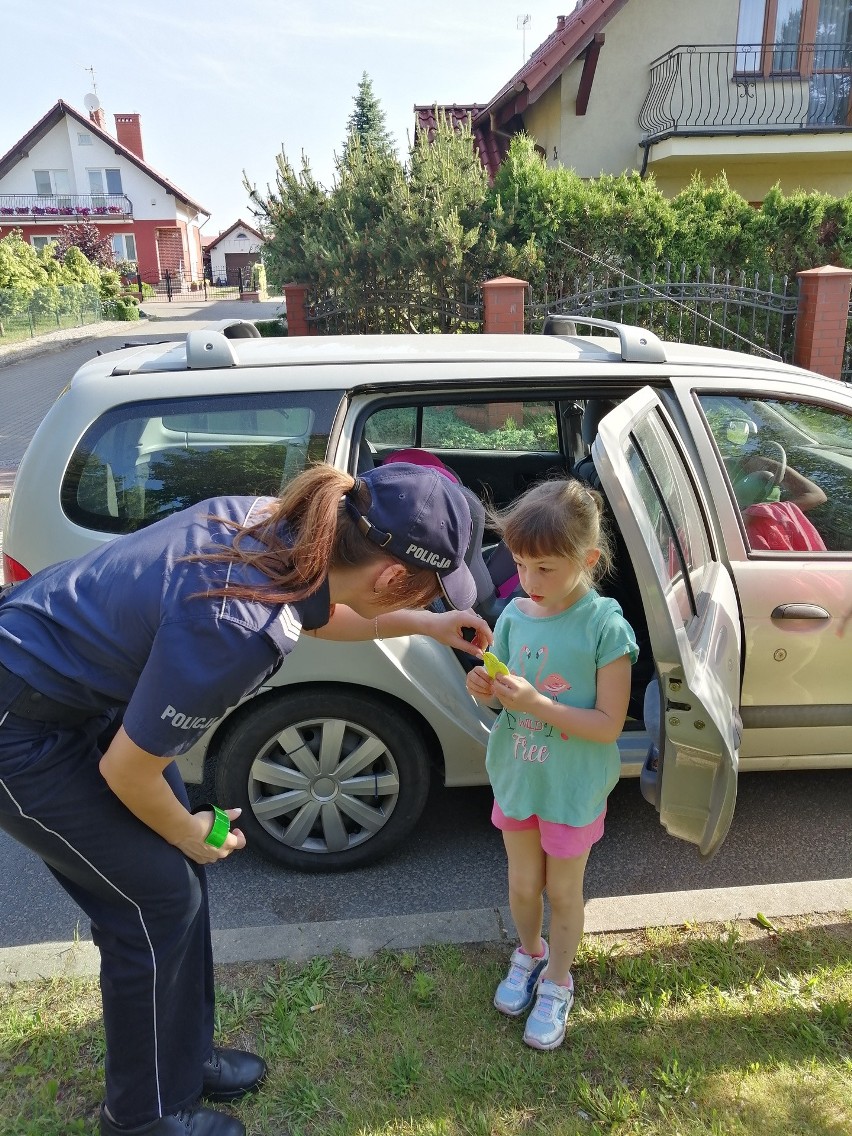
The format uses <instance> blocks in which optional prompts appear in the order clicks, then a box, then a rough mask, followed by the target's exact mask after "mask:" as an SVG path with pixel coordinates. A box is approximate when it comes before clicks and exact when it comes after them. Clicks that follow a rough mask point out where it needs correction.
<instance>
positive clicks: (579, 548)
mask: <svg viewBox="0 0 852 1136" xmlns="http://www.w3.org/2000/svg"><path fill="white" fill-rule="evenodd" d="M603 504H604V502H603V497H602V496H601V494H600V493H598V492H597V490H595V489H590V488H588V486H586V485H584V483H583V482H582V481H578V480H576V479H575V478H559V479H555V480H551V481H543V482H541V483H540V484H539V485H534V486H533V487H532V488H531V489H527V490H526V492H525V493H523V494H522V495H521V496H520V497H518V498H517V500H515V501H513V502H512V504H511V505H509V506H507V507H506V508H505V509H499V510H489V511H488V523H489V525H490V527H491V528H493V529H495V530H496V531H497V532H498V533H499V534H500V536H501V537H502V538H503V542H504V543H505V545H506V547H507V548H508V549H509V551H510V552H511V553H513V554H514V555H515V556H523V557H528V558H530V559H536V558H540V557H546V556H564V557H566V558H567V559H568V560H570V561H571V562H572V563H573V564H575V565H576V566H577V567H578V568H579V569H580V570H581V571H582V573H583V575H584V577H585V580H586V583H587V584H588V585H589V587H594V586H595V584H596V583H597V581H598V580H599V579H600V578H601V577H602V576H604V575H606V573H607V572H608V571H609V570H610V568H611V567H612V545H611V543H610V539H609V534H608V533H607V531H606V527H605V525H604V520H603ZM593 549H599V550H600V558H599V559H598V562H597V564H595V565H593V566H592V567H591V568H588V567H587V566H586V557H587V556H588V554H589V553H590V552H591V551H593Z"/></svg>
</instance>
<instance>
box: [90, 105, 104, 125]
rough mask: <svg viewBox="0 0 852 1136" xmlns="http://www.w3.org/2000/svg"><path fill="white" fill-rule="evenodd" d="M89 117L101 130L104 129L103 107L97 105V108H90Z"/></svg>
mask: <svg viewBox="0 0 852 1136" xmlns="http://www.w3.org/2000/svg"><path fill="white" fill-rule="evenodd" d="M89 118H90V119H91V120H92V122H93V123H94V124H95V126H99V127H100V128H101V130H106V115H105V114H104V112H103V107H98V109H97V110H90V111H89Z"/></svg>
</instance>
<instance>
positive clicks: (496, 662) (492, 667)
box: [482, 651, 509, 678]
mask: <svg viewBox="0 0 852 1136" xmlns="http://www.w3.org/2000/svg"><path fill="white" fill-rule="evenodd" d="M482 665H483V666H484V667H485V670H486V671H487V672H488V677H489V678H496V677H497V675H507V674H508V673H509V668H508V667H507V666H506V664H505V663H504V662H502V661H501V660H500V659H498V658H497V656H496V655H494V654H492V653H491V651H483V652H482Z"/></svg>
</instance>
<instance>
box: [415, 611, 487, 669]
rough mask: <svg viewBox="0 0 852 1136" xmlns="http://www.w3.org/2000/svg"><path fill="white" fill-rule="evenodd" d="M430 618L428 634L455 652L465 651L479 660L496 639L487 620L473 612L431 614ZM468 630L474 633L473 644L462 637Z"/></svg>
mask: <svg viewBox="0 0 852 1136" xmlns="http://www.w3.org/2000/svg"><path fill="white" fill-rule="evenodd" d="M429 617H430V618H429V625H428V630H427V634H429V635H431V636H432V638H433V639H437V640H438V642H439V643H443V644H444V645H445V646H447V647H452V649H453V650H454V651H464V652H465V653H466V654H468V655H473V656H474V658H477V659H481V658H482V652H483V651H484V650H485V648H486V647H487V646H488V645H489V644H490V643H491V641H492V639H493V638H494V636H493V635H492V634H491V628H490V627H489V626H488V624H487V623H486V622H485V620H484V619H482V617H481V616H478V615H476V614H475V613H474V612H472V611H442V612H437V613H436V612H430V613H429ZM468 628H471V629H472V630H473V631H474V636H473V641H472V642H468V641H467V639H465V638H464V636H463V635H462V632H463V631H465V630H467V629H468Z"/></svg>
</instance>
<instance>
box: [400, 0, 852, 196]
mask: <svg viewBox="0 0 852 1136" xmlns="http://www.w3.org/2000/svg"><path fill="white" fill-rule="evenodd" d="M414 110H415V115H416V126H417V127H418V128H419V129H420V130H425V131H426V132H427V135H428V133H429V132H430V131H432V130H434V126H435V115H436V112H438V111H442V112H443V113H445V114H447V115H449V116H450V119H451V120H452V121H453V122H455V123H460V122H470V125H471V129H472V133H473V139H474V145H475V146H476V150H477V153H478V154H479V156H480V158H481V160H482V162H483V165H484V166H485V168H486V169H487V170H488V172H489V174H490V175H491V176H492V177H493V176H494V174H495V173H496V171H497V169H498V168H499V166H500V163H501V162H502V160H503V158H504V157H505V155H506V152H507V150H508V146H509V142H510V141H511V139H512V137H513V136H514V135H515V134H517V133H519V132H520V131H525V132H526V133H527V134H529V135H531V136H532V137H533V138H534V139H535V142H536V145H537V148H538V150H539V152H540V153H541V154H542V156H543V157H544V158H545V159H546V161H547V163H548V164H549V165H553V166H555V165H561V166H567V167H570V168H573V169H574V170H576V172H577V173H578V174H579V175H580V176H581V177H587V178H591V177H597V176H598V175H599V174H601V173H609V174H619V173H623V172H628V171H632V170H635V171H639V172H640V173H642V174H643V175H644V174H647V173H652V174H653V175H654V176H655V178H656V181H657V184H658V185H659V186H660V188H661V190H662V191H663V192H664V193H666V194H669V195H673V194H675V193H677V192H679V191H680V190H681V189H683V187H684V186H685V185H687V184H688V182H689V181H690V179H691V177H692V175H693V173H694V172H696V171H698V172H700V173H702V174H703V175H704V176H705V177H706V178H708V179H709V178H713V177H715V176H716V175H717V174H719V173H721V172H722V171H724V172H725V173H726V174H727V177H728V180H729V182H730V183H731V185H732V186H733V187H734V188H735V189H737V190H738V191H739V192H740V193H741V194H742V195H743V196H744V197H746V198H747V199H748V200H750V201H754V202H759V201H761V200H762V199H763V198H764V197H765V195H766V193H767V191H768V190H769V189H770V188H771V187H772V186H773V185H774V184H775V183H776V182H779V183H780V184H781V188H782V189H783V190H784V191H785V192H788V193H789V192H793V191H794V190H796V189H799V188H803V189H807V190H818V191H822V192H826V193H831V194H834V195H835V196H843V195H844V194H846V193H848V192H849V191H850V190H852V0H713V3H712V4H711V3H706V2H697V0H579V3H578V4H577V6H576V7H575V8H574V10H573V11H572V12H571V13H570V14H569V15H567V16H559V17H558V18H557V21H556V28H555V30H554V31H553V32H552V33H551V34H550V35H549V36H548V37H547V39H545V40H544V42H543V43H541V44H540V45H539V46H538V47H537V48H536V49H535V51H533V52H532V54H531V55H530V57H529V59H528V60H527V61H526V62H525V63H524V65H523V67H521V69H520V70H519V71H518V72H517V73H516V74H515V75H513V76H512V77H511V78H510V79H509V80H508V82H506V83H504V84H503V86H502V87H501V88H500V89H499V90H498V91H497V93H496V94H495V95H494V96H493V97H492V98H491V99H489V100H488V101H486V102H482V103H477V104H473V105H466V106H460V105H451V106H445V107H434V106H431V107H427V106H416V107H415V108H414Z"/></svg>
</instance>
